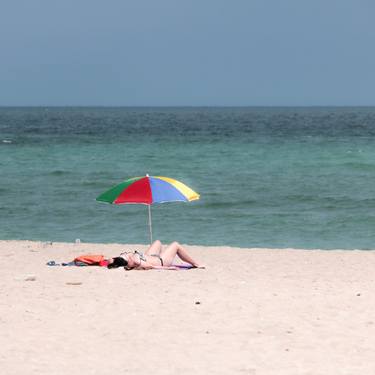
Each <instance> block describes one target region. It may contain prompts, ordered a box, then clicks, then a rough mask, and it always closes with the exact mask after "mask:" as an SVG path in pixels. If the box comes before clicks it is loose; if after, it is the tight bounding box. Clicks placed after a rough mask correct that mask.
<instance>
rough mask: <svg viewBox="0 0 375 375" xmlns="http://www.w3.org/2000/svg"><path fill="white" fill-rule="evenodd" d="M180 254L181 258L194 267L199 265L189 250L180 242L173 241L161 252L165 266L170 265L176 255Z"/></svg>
mask: <svg viewBox="0 0 375 375" xmlns="http://www.w3.org/2000/svg"><path fill="white" fill-rule="evenodd" d="M176 255H178V256H179V258H180V259H181V260H183V261H184V262H187V263H189V264H191V265H192V266H194V267H199V264H198V263H197V262H196V261H195V260H194V259H193V258H192V257H191V256H190V255H189V254H188V252H187V251H186V250H185V249H184V248H183V247H182V246H181V245H180V244H179V243H178V242H176V241H175V242H172V243H171V244H170V245H169V246H168V247H167V248H166V249H165V250H164V251H163V252H162V254H161V258H162V259H163V263H164V266H170V265H171V264H172V262H173V259H174V258H175V256H176Z"/></svg>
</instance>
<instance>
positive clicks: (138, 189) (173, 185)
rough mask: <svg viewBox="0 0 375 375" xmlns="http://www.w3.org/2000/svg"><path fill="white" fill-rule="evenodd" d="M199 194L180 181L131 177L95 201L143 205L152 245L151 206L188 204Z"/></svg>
mask: <svg viewBox="0 0 375 375" xmlns="http://www.w3.org/2000/svg"><path fill="white" fill-rule="evenodd" d="M197 199H199V194H197V193H196V192H195V191H194V190H192V189H190V188H189V187H188V186H186V185H185V184H183V183H182V182H180V181H177V180H174V179H173V178H169V177H162V176H149V175H146V176H143V177H133V178H130V179H128V180H126V181H123V182H121V183H119V184H118V185H116V186H114V187H112V188H111V189H109V190H107V191H105V192H104V193H103V194H101V195H99V196H98V197H97V198H96V200H97V201H99V202H105V203H110V204H145V205H147V206H148V223H149V229H150V243H152V218H151V205H152V204H155V203H165V202H189V201H193V200H197Z"/></svg>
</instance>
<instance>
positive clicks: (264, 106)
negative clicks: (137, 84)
mask: <svg viewBox="0 0 375 375" xmlns="http://www.w3.org/2000/svg"><path fill="white" fill-rule="evenodd" d="M354 107H356V108H372V107H375V104H369V105H364V104H306V105H289V104H288V105H273V104H272V105H271V104H270V105H268V104H267V105H265V104H263V105H111V104H109V105H104V104H87V105H80V104H53V105H42V104H31V105H24V104H22V105H21V104H17V105H15V104H12V105H2V104H0V108H354Z"/></svg>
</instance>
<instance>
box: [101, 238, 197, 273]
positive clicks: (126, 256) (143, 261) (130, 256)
mask: <svg viewBox="0 0 375 375" xmlns="http://www.w3.org/2000/svg"><path fill="white" fill-rule="evenodd" d="M176 255H177V256H178V257H179V258H180V259H181V260H182V261H184V262H186V263H188V264H190V265H191V266H192V267H193V268H204V267H203V266H201V265H199V264H198V263H197V262H196V261H195V260H194V259H193V258H192V257H191V256H190V255H189V254H188V252H187V251H186V249H185V248H183V247H182V246H181V245H180V244H179V243H178V242H172V243H171V244H170V245H169V246H167V247H166V248H165V249H164V250H163V248H162V244H161V242H160V241H159V240H157V241H155V242H154V243H153V244H152V245H151V246H150V247H149V248H148V249H147V251H145V253H141V252H139V251H134V252H132V253H131V252H125V253H121V254H120V256H119V257H115V258H112V259H109V260H108V262H109V263H108V266H107V267H108V268H118V267H124V269H125V270H128V271H129V270H150V269H170V270H175V269H178V267H176V266H172V263H173V260H174V258H175V256H176Z"/></svg>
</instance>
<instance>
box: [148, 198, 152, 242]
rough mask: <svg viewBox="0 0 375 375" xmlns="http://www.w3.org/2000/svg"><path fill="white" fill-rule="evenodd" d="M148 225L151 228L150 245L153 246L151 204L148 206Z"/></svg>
mask: <svg viewBox="0 0 375 375" xmlns="http://www.w3.org/2000/svg"><path fill="white" fill-rule="evenodd" d="M148 225H149V227H150V245H151V244H152V220H151V204H149V205H148Z"/></svg>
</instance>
